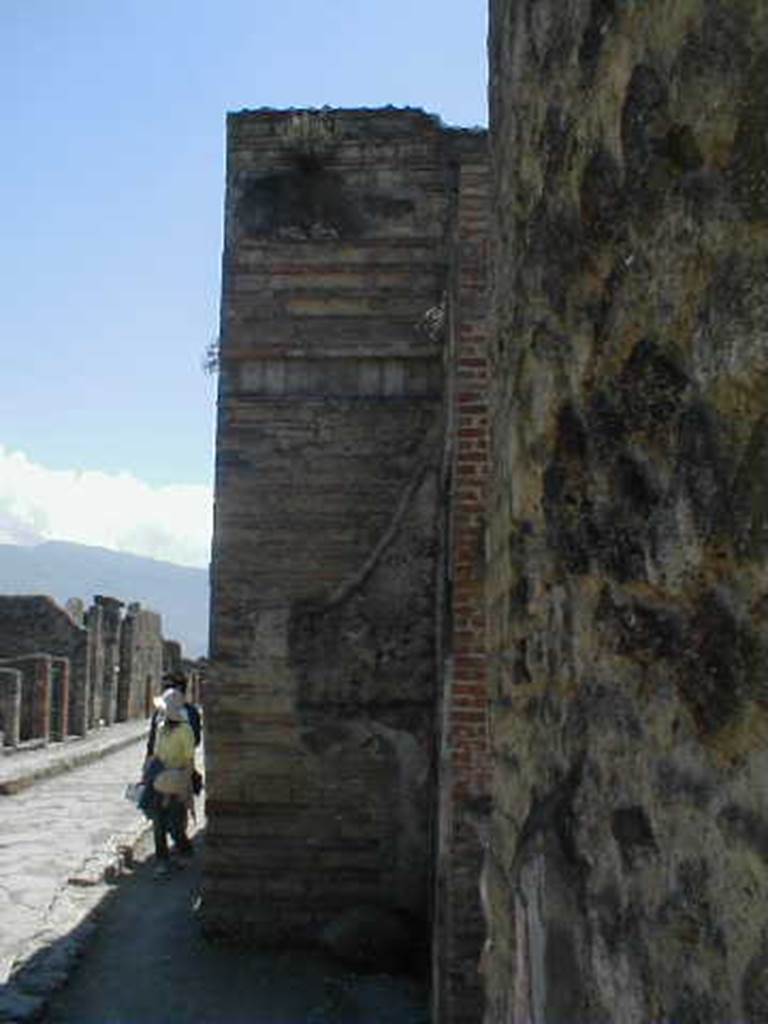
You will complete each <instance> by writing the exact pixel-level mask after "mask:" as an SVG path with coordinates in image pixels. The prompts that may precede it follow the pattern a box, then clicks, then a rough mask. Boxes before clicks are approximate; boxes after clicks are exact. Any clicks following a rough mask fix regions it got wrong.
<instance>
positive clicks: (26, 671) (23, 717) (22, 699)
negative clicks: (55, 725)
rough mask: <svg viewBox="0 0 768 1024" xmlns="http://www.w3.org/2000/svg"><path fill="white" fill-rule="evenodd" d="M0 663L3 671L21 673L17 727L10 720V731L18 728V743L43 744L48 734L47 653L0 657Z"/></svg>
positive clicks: (49, 667)
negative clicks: (30, 741) (36, 742)
mask: <svg viewBox="0 0 768 1024" xmlns="http://www.w3.org/2000/svg"><path fill="white" fill-rule="evenodd" d="M0 666H1V667H2V668H3V669H4V670H7V669H11V670H16V671H17V672H19V673H20V675H21V688H20V691H19V702H18V727H16V723H14V722H13V721H11V722H10V723H9V724H10V732H11V733H13V732H14V731H15V730H16V728H18V740H19V742H21V743H24V742H26V741H28V740H40V741H41V742H43V743H47V742H48V740H49V739H50V737H51V695H52V689H53V678H52V677H53V671H52V667H53V666H52V658H51V657H50V655H48V654H23V655H19V656H17V657H15V658H3V660H2V661H0ZM8 711H9V712H12V711H13V708H12V706H10V705H9V707H8Z"/></svg>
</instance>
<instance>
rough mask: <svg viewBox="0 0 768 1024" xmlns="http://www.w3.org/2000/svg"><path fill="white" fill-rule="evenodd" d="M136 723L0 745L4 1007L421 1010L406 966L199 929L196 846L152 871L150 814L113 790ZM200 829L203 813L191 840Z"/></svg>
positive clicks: (214, 1016)
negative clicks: (246, 946)
mask: <svg viewBox="0 0 768 1024" xmlns="http://www.w3.org/2000/svg"><path fill="white" fill-rule="evenodd" d="M146 728H147V727H146V723H132V724H131V725H130V726H128V725H125V726H115V727H113V729H114V730H115V731H114V732H113V731H112V729H110V730H104V731H103V732H102V733H100V734H98V735H96V736H94V737H91V738H88V739H86V740H83V741H78V743H79V745H78V747H77V748H76V750H75V749H74V748H73V749H71V750H69V751H63V750H61V749H56V748H55V747H54V748H48V750H47V751H45V750H41V751H35V752H33V751H27V752H25V753H22V754H18V755H10V756H8V757H7V758H4V759H0V782H2V780H3V779H5V780H8V779H12V780H15V781H14V782H13V787H12V788H13V789H14V790H15V792H13V793H12V795H2V794H0V821H2V828H1V829H0V1021H6V1022H7V1021H13V1022H15V1024H22V1022H32V1021H40V1020H41V1019H42V1016H43V1014H45V1017H44V1020H45V1022H46V1024H166V1022H167V1024H426V1021H427V1020H428V1012H427V997H426V993H425V991H424V987H423V985H421V984H419V983H418V982H416V981H414V980H412V979H407V978H393V977H389V976H387V975H367V976H358V975H354V974H352V973H350V972H348V971H345V970H344V968H343V967H341V966H340V965H339V964H338V963H336V962H334V961H331V960H329V959H327V958H325V957H323V956H320V955H313V954H308V953H306V952H285V953H280V954H275V953H265V952H260V951H257V950H243V949H239V950H238V949H232V948H230V947H226V946H221V945H217V944H214V943H211V942H207V941H205V940H204V939H203V937H202V934H201V931H200V928H199V926H198V922H197V919H196V913H195V908H196V905H197V900H198V893H199V861H200V856H197V857H196V858H195V859H194V862H193V863H192V864H191V865H189V866H187V867H186V868H185V869H183V870H181V871H179V872H178V873H175V874H174V875H173V876H172V877H171V878H170V879H167V880H164V881H157V880H155V878H154V876H153V870H152V869H153V858H152V856H151V845H152V844H151V837H150V835H149V829H148V827H147V823H146V822H145V820H144V818H143V817H142V816H141V815H139V814H138V812H137V811H136V809H135V808H134V807H133V806H132V805H131V804H130V803H129V802H128V801H127V800H126V799H125V798H124V795H123V793H124V790H125V785H126V783H127V782H129V781H131V780H133V779H134V778H135V776H136V774H137V772H138V770H139V766H140V764H141V761H142V758H143V747H142V743H141V741H142V739H143V737H144V736H145V734H146ZM97 751H100V753H99V754H98V755H97ZM74 754H76V755H77V759H78V763H80V766H79V767H75V768H72V767H71V766H72V764H73V763H75V762H73V761H72V757H73V755H74ZM91 756H93V757H96V756H99V758H100V759H99V760H96V761H92V762H91V763H87V762H88V761H89V759H90V758H91ZM62 758H64V760H62ZM20 759H28V760H25V761H24V765H23V767H24V769H25V771H26V774H24V773H22V772H21V771H20V765H21V760H20ZM13 760H16V765H15V766H11V765H9V763H8V762H9V761H13ZM54 762H56V764H54ZM67 767H69V768H70V769H71V770H69V771H64V770H63V769H64V768H67ZM52 773H58V774H52ZM41 779H43V781H40V780H41ZM203 824H204V823H203V822H201V823H200V825H201V826H203ZM203 841H204V829H203V828H202V827H201V828H200V830H199V831H198V833H197V836H196V838H195V842H196V846H197V847H198V854H199V848H200V846H201V844H202V842H203ZM9 975H10V977H9Z"/></svg>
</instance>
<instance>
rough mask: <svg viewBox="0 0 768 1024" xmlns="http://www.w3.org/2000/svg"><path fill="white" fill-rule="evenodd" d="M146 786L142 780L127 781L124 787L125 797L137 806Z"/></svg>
mask: <svg viewBox="0 0 768 1024" xmlns="http://www.w3.org/2000/svg"><path fill="white" fill-rule="evenodd" d="M145 789H146V786H145V785H144V783H143V782H129V783H128V785H127V786H126V787H125V799H126V800H130V801H131V803H132V804H135V805H136V806H137V807H138V806H139V802H140V801H141V798H142V797H143V796H144V790H145Z"/></svg>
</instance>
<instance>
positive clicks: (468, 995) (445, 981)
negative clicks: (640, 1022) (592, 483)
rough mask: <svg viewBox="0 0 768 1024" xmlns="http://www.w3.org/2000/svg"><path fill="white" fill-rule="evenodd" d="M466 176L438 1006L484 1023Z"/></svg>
mask: <svg viewBox="0 0 768 1024" xmlns="http://www.w3.org/2000/svg"><path fill="white" fill-rule="evenodd" d="M475 160H476V162H473V163H469V162H468V163H465V164H464V165H463V166H462V168H461V172H460V176H459V182H458V185H459V188H458V202H457V209H456V219H455V225H454V237H453V244H452V263H453V267H452V280H451V288H450V293H449V307H448V327H449V344H448V350H447V404H448V420H447V430H446V440H447V444H448V453H449V462H450V487H449V496H448V506H449V530H448V559H447V566H446V571H447V595H448V602H447V624H446V631H445V638H444V643H445V652H444V654H445V657H444V666H445V670H444V677H443V680H442V702H443V703H442V713H441V757H440V775H439V790H440V792H439V804H440V813H439V821H438V850H437V894H436V901H435V910H436V913H435V922H434V935H433V962H434V965H435V966H434V988H433V998H434V1012H433V1019H435V1020H439V1021H441V1022H443V1024H453V1022H456V1024H458V1022H462V1024H463V1022H467V1024H469V1022H478V1024H479V1022H480V1021H481V1020H482V1012H483V1011H482V1002H483V1001H482V989H481V978H480V974H479V967H480V959H481V949H482V945H483V941H484V938H485V927H484V923H483V916H482V910H481V906H480V885H479V880H480V871H481V864H482V854H483V846H482V837H483V834H484V825H485V820H484V819H485V817H486V815H487V811H488V808H487V800H488V794H489V745H488V671H487V657H486V617H485V590H484V587H485V524H486V492H487V481H488V408H487V384H488V365H487V352H486V346H487V287H488V281H487V276H488V275H487V259H488V208H489V199H490V197H489V171H488V166H487V161H485V160H478V159H477V156H475Z"/></svg>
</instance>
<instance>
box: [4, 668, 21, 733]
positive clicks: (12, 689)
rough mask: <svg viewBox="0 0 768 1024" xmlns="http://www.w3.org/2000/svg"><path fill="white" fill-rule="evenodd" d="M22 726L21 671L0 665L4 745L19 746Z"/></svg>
mask: <svg viewBox="0 0 768 1024" xmlns="http://www.w3.org/2000/svg"><path fill="white" fill-rule="evenodd" d="M20 728H21V672H20V671H19V670H18V669H14V668H6V667H5V666H2V667H0V732H2V733H3V745H4V746H6V747H17V746H18V745H19V739H20V735H21V733H20Z"/></svg>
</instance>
